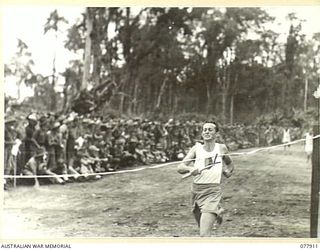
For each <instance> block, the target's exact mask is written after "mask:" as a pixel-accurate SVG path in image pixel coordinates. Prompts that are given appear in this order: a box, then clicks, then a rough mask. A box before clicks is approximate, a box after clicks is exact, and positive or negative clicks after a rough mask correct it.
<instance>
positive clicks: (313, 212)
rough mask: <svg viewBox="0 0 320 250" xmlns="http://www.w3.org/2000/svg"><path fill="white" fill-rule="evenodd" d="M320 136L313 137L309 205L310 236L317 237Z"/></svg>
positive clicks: (318, 128) (316, 131)
mask: <svg viewBox="0 0 320 250" xmlns="http://www.w3.org/2000/svg"><path fill="white" fill-rule="evenodd" d="M319 132H320V125H319V124H318V125H314V127H313V134H314V135H318V134H319ZM319 158H320V138H316V139H313V153H312V177H311V207H310V237H311V238H318V237H319V230H318V227H319V168H320V161H319Z"/></svg>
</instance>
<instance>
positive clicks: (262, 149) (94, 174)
mask: <svg viewBox="0 0 320 250" xmlns="http://www.w3.org/2000/svg"><path fill="white" fill-rule="evenodd" d="M319 137H320V134H319V135H316V136H313V137H311V138H310V139H316V138H319ZM303 141H306V139H299V140H295V141H292V142H288V143H283V144H279V145H275V146H270V147H264V148H259V149H255V150H251V151H248V152H239V153H228V154H222V155H219V156H225V155H228V156H240V155H251V154H256V153H258V152H261V151H267V150H271V149H275V148H279V147H284V146H288V145H293V144H297V143H299V142H303ZM193 160H195V159H188V160H187V161H183V160H182V161H174V162H168V163H163V164H157V165H154V166H147V167H140V168H135V169H126V170H119V171H114V172H101V173H99V172H97V173H86V174H60V175H59V174H56V175H4V178H16V179H29V178H54V177H80V176H83V177H88V176H96V175H100V176H103V175H114V174H125V173H132V172H139V171H142V170H146V169H156V168H162V167H166V166H169V165H175V164H177V163H182V162H190V161H193Z"/></svg>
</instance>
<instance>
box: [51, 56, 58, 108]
mask: <svg viewBox="0 0 320 250" xmlns="http://www.w3.org/2000/svg"><path fill="white" fill-rule="evenodd" d="M55 86H56V53H54V56H53V65H52V83H51V88H52V89H51V105H50V109H51V110H52V111H55V110H56V104H57V100H56V92H55V90H54V89H55Z"/></svg>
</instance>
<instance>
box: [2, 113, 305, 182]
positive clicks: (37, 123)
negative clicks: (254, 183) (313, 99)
mask: <svg viewBox="0 0 320 250" xmlns="http://www.w3.org/2000/svg"><path fill="white" fill-rule="evenodd" d="M201 125H202V124H201V123H199V122H197V121H193V120H191V121H178V120H174V119H169V120H168V121H164V122H163V121H162V122H160V121H153V120H148V119H142V118H134V119H120V118H113V119H111V118H106V117H92V116H79V115H77V114H76V113H70V114H68V115H57V114H54V113H46V114H41V113H31V114H29V115H28V116H27V117H26V119H25V120H22V121H21V120H16V119H11V118H10V117H6V118H5V175H25V176H39V175H42V176H43V175H45V176H48V178H46V180H48V181H50V182H51V183H59V184H65V183H67V182H70V181H86V180H92V179H100V178H101V177H102V176H101V174H99V173H103V172H112V171H118V170H120V169H124V168H130V167H134V166H138V165H148V164H154V163H164V162H168V161H176V160H181V159H183V157H184V156H185V154H186V152H187V151H188V150H189V148H190V147H191V146H192V145H194V143H195V142H196V141H199V140H200V139H201ZM220 127H221V129H220V132H219V135H218V138H217V140H218V141H219V142H223V143H225V144H226V145H227V146H228V147H229V149H230V150H231V151H233V150H237V149H241V148H249V147H258V146H269V145H274V144H278V143H281V137H282V131H283V128H282V127H279V126H265V125H249V126H248V125H243V124H241V125H240V124H237V125H226V126H223V125H222V126H220ZM291 131H292V132H291V134H292V139H293V140H294V139H298V138H301V134H299V133H300V132H299V131H300V130H299V129H297V128H291ZM59 175H64V176H63V178H61V177H59ZM6 180H7V184H8V182H10V178H7V179H6ZM23 180H24V179H21V180H20V182H21V183H23ZM44 180H45V179H44V178H39V180H38V178H37V177H34V178H30V179H25V180H24V181H25V182H29V183H30V182H32V183H33V184H35V185H39V181H40V182H42V181H44Z"/></svg>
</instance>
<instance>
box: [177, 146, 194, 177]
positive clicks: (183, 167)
mask: <svg viewBox="0 0 320 250" xmlns="http://www.w3.org/2000/svg"><path fill="white" fill-rule="evenodd" d="M195 157H196V147H195V146H193V147H192V148H191V149H190V151H189V152H188V154H187V155H186V156H185V157H184V159H183V160H182V162H181V163H180V164H179V165H178V173H179V174H186V173H189V172H190V173H191V174H192V175H196V174H199V170H198V169H197V168H195V167H190V166H188V165H189V164H190V163H191V162H193V161H194V159H195Z"/></svg>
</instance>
